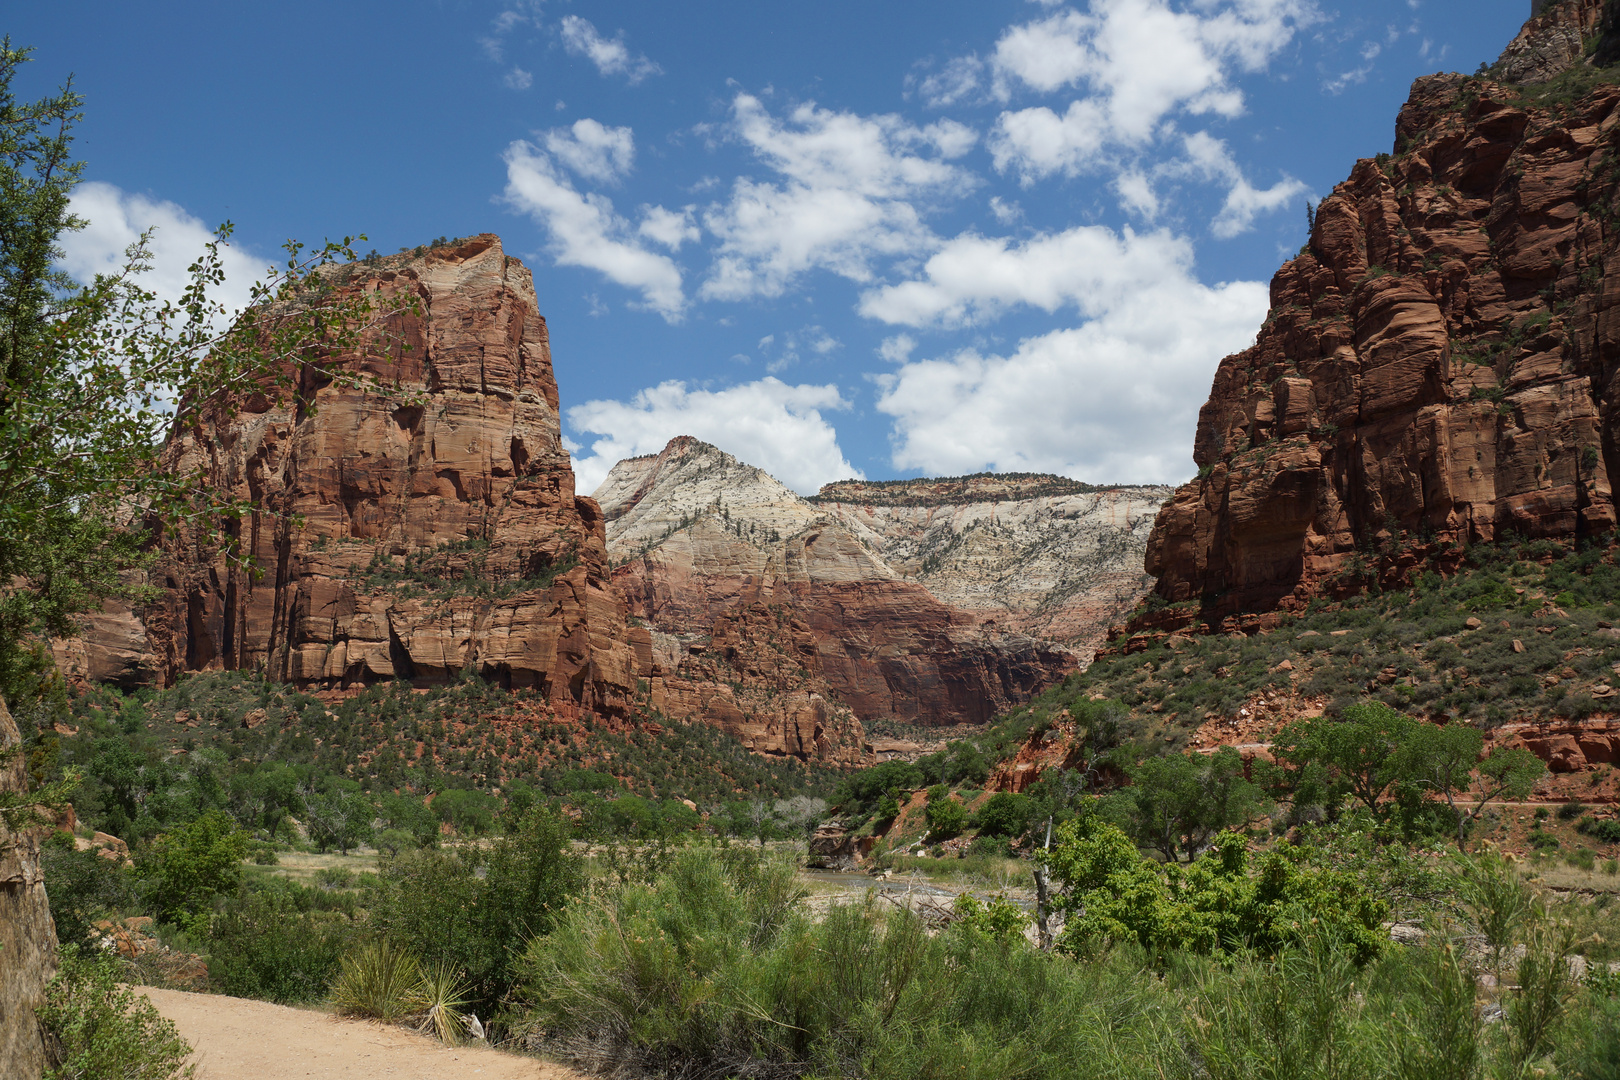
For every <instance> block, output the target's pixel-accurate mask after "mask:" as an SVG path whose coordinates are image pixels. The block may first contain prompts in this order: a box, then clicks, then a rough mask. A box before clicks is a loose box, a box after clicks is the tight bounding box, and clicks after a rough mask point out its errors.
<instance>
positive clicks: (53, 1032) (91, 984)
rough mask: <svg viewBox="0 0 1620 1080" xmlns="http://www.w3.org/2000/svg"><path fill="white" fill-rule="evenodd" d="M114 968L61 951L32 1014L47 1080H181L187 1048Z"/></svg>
mask: <svg viewBox="0 0 1620 1080" xmlns="http://www.w3.org/2000/svg"><path fill="white" fill-rule="evenodd" d="M120 975H121V972H120V970H119V967H118V964H117V962H116V961H115V960H114V959H113V958H111V957H108V956H97V955H93V954H90V953H86V952H83V951H81V950H80V947H79V946H77V945H66V946H64V947H63V949H62V954H61V965H60V967H58V969H57V972H56V977H55V978H53V979H52V980H51V982H50V985H49V986H48V987H46V990H45V1002H44V1004H43V1005H41V1006H40V1007H39V1008H38V1009H37V1010H36V1011H35V1015H36V1016H37V1017H38V1018H39V1022H40V1025H41V1027H42V1028H43V1029H44V1032H45V1039H46V1049H47V1053H48V1054H49V1056H50V1058H51V1061H52V1063H51V1065H50V1067H49V1068H47V1069H46V1071H45V1080H179V1078H184V1077H190V1076H192V1075H193V1073H194V1069H193V1067H192V1066H190V1065H187V1064H186V1059H188V1058H189V1057H191V1047H190V1045H188V1044H187V1043H186V1041H185V1040H184V1039H182V1038H181V1037H180V1033H179V1032H178V1031H176V1030H175V1027H174V1024H173V1023H171V1022H170V1021H168V1020H165V1019H164V1018H163V1017H161V1016H159V1015H158V1011H157V1009H155V1008H153V1006H152V1003H151V1002H149V1001H147V1000H146V999H145V998H143V997H140V996H138V995H136V994H135V992H134V991H132V990H130V989H129V987H127V986H123V985H121V978H120Z"/></svg>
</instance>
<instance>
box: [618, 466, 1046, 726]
mask: <svg viewBox="0 0 1620 1080" xmlns="http://www.w3.org/2000/svg"><path fill="white" fill-rule="evenodd" d="M596 494H597V496H598V498H599V499H600V500H601V502H602V507H603V513H604V515H605V516H606V518H607V521H608V526H607V528H608V543H609V550H610V552H611V553H612V554H613V557H614V561H615V564H616V566H615V570H614V580H615V582H616V583H617V584H618V585H619V587H620V589H621V590H622V591H623V593H624V596H625V600H626V602H627V604H628V605H629V607H630V610H631V612H632V614H634V615H636V616H638V617H640V618H642V619H645V620H647V621H648V622H649V623H651V624H652V626H653V627H654V628H655V629H657V630H660V631H664V632H672V633H680V634H703V633H707V632H709V629H710V628H711V627H713V626H715V625H716V622H717V620H721V619H732V618H735V617H736V615H737V613H738V612H741V611H748V610H752V609H754V608H756V607H762V608H763V610H765V611H767V612H777V613H779V614H780V617H781V618H782V619H783V620H784V622H785V623H786V624H791V625H794V626H802V628H803V630H802V631H800V634H801V636H800V637H799V638H798V639H797V640H798V641H800V642H808V644H809V645H810V651H808V652H801V654H800V655H802V657H803V661H802V665H803V667H804V670H805V671H806V672H809V673H810V674H811V675H812V676H813V677H815V678H818V679H821V680H824V682H825V685H826V686H827V687H828V689H829V691H830V694H831V696H832V697H833V698H835V699H836V700H837V701H838V702H841V703H843V704H845V705H848V706H849V707H850V708H851V709H853V710H854V713H855V715H856V716H858V717H860V718H861V720H863V721H869V720H873V719H891V720H898V721H904V722H906V723H917V724H937V725H955V724H980V723H984V722H987V721H988V720H989V719H990V718H991V717H993V716H994V715H995V714H996V713H997V712H999V711H1002V710H1004V709H1006V708H1008V707H1009V706H1011V705H1014V704H1017V703H1019V702H1021V701H1024V700H1027V699H1028V698H1029V697H1030V696H1031V695H1033V694H1034V693H1036V692H1038V691H1039V690H1041V689H1043V688H1044V687H1045V686H1047V685H1049V684H1050V683H1051V682H1052V681H1053V680H1054V679H1056V678H1058V677H1061V675H1062V674H1063V673H1064V672H1066V671H1068V670H1070V669H1072V668H1073V667H1074V666H1075V664H1076V662H1077V661H1076V658H1075V657H1074V656H1073V655H1072V654H1071V653H1069V652H1067V651H1066V650H1063V649H1061V648H1057V647H1054V646H1052V645H1051V644H1049V643H1047V642H1043V641H1039V640H1037V639H1034V638H1031V637H1028V636H1025V635H1021V634H1007V633H1001V632H998V631H996V630H993V629H986V628H983V627H981V626H980V625H979V620H978V619H977V618H975V617H974V615H972V614H970V613H968V612H965V611H962V610H959V609H956V608H953V607H951V606H948V605H946V604H943V603H941V602H940V601H939V600H938V599H936V598H935V597H934V595H933V594H932V593H930V592H929V590H928V589H927V588H925V587H924V586H922V585H920V584H918V583H916V582H912V581H907V580H905V579H903V578H902V577H901V576H900V575H899V574H897V573H896V572H895V571H894V570H893V569H892V568H891V567H890V566H889V565H888V564H887V563H886V562H885V561H884V560H883V558H882V557H881V556H880V555H879V554H877V552H878V551H880V550H881V549H882V547H883V539H882V537H881V536H880V535H878V534H877V533H875V532H874V531H873V530H871V529H870V528H868V527H866V526H865V525H864V524H863V523H862V521H861V520H860V519H859V517H858V516H854V517H847V516H843V515H841V514H839V513H835V512H831V511H829V510H828V509H826V508H824V507H819V506H815V505H812V504H811V503H809V502H808V501H807V500H804V499H802V498H800V497H799V496H798V495H796V494H794V493H793V492H792V491H791V490H789V489H788V488H787V487H785V486H784V485H782V484H780V483H779V482H777V481H776V480H774V479H772V478H771V477H770V476H768V475H767V474H765V473H764V472H762V471H761V470H759V469H756V468H754V467H752V466H749V465H746V464H744V463H742V462H739V461H737V459H736V458H733V457H731V455H729V454H725V453H723V452H722V451H720V450H717V449H716V448H715V447H712V446H709V445H708V444H707V443H702V442H699V441H697V440H695V439H690V438H679V439H675V440H673V441H672V442H671V443H670V444H669V446H667V447H666V448H665V449H664V451H663V452H662V453H661V454H658V455H656V456H649V457H643V458H633V459H630V460H628V461H622V462H620V463H619V464H618V465H617V466H615V467H614V470H613V472H612V473H611V474H610V475H609V476H608V478H607V479H606V480H605V481H603V484H602V486H601V487H599V488H598V489H597V492H596ZM781 644H783V645H784V647H786V646H787V640H785V639H784V640H783V641H782V642H781ZM798 647H799V646H798V645H795V646H794V648H796V649H797V648H798Z"/></svg>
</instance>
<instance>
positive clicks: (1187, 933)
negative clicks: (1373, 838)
mask: <svg viewBox="0 0 1620 1080" xmlns="http://www.w3.org/2000/svg"><path fill="white" fill-rule="evenodd" d="M1314 854H1315V853H1314V852H1313V851H1312V850H1311V849H1307V848H1287V847H1285V848H1278V849H1274V850H1272V851H1268V852H1265V853H1264V854H1262V855H1261V856H1259V858H1258V859H1256V860H1255V865H1254V866H1253V867H1252V869H1251V867H1250V859H1249V855H1248V852H1247V850H1246V841H1245V840H1244V838H1243V837H1242V836H1241V835H1240V834H1238V833H1222V834H1221V836H1220V838H1219V839H1218V840H1217V842H1216V844H1215V847H1214V848H1213V850H1211V851H1210V852H1208V853H1206V854H1205V855H1204V856H1202V857H1201V858H1199V859H1197V860H1196V861H1194V862H1193V863H1192V864H1190V865H1188V866H1186V867H1180V866H1176V865H1174V864H1171V865H1168V866H1165V867H1160V866H1158V865H1157V864H1155V863H1153V862H1150V861H1148V860H1144V859H1143V858H1142V857H1141V855H1140V854H1139V853H1138V852H1137V850H1136V845H1135V844H1134V843H1132V842H1131V839H1130V838H1129V837H1128V836H1126V835H1125V833H1124V832H1122V831H1121V830H1120V829H1119V828H1117V827H1116V826H1114V825H1111V824H1108V823H1107V822H1104V821H1101V820H1099V819H1097V818H1095V817H1087V818H1082V819H1079V820H1076V821H1072V822H1066V823H1065V824H1063V825H1062V826H1060V827H1059V828H1058V831H1057V834H1056V837H1055V838H1054V842H1053V845H1052V850H1051V854H1050V856H1049V857H1048V858H1049V861H1050V865H1051V867H1052V874H1053V877H1054V878H1055V879H1056V880H1057V881H1059V882H1061V883H1062V884H1063V885H1064V886H1065V887H1066V889H1067V892H1066V893H1065V894H1064V896H1063V897H1062V898H1061V899H1060V901H1059V903H1058V907H1059V908H1060V909H1062V910H1066V911H1067V912H1068V921H1067V923H1066V925H1065V926H1064V930H1063V936H1062V938H1061V939H1060V944H1061V945H1062V947H1063V948H1065V949H1066V950H1067V951H1069V952H1071V953H1075V954H1085V953H1089V952H1093V951H1095V950H1096V949H1097V948H1099V947H1100V946H1102V945H1104V944H1106V943H1109V942H1120V941H1128V942H1132V943H1134V944H1137V945H1140V946H1141V947H1142V948H1144V949H1147V950H1149V951H1155V952H1163V951H1166V950H1185V951H1188V952H1191V953H1195V954H1207V953H1212V952H1217V951H1237V950H1245V949H1247V950H1254V951H1256V952H1259V953H1262V954H1270V953H1275V952H1277V951H1279V950H1280V949H1283V948H1285V947H1289V946H1298V945H1301V944H1302V943H1303V942H1304V941H1305V940H1306V939H1307V938H1308V937H1309V936H1310V935H1312V934H1316V933H1321V934H1326V935H1328V936H1330V937H1331V938H1332V939H1333V940H1335V941H1337V942H1339V943H1340V947H1341V948H1343V949H1345V950H1346V951H1347V952H1349V953H1350V954H1351V955H1353V957H1354V958H1355V960H1356V962H1357V963H1363V964H1364V963H1366V962H1368V961H1369V960H1371V959H1372V958H1374V957H1376V956H1377V955H1378V954H1379V953H1380V951H1382V949H1383V947H1384V945H1385V944H1386V943H1387V942H1388V935H1387V934H1386V933H1384V931H1383V927H1382V922H1383V919H1384V917H1385V916H1386V914H1387V913H1388V905H1387V903H1386V902H1385V901H1384V900H1383V899H1381V898H1380V897H1378V896H1376V895H1375V894H1374V893H1373V892H1372V891H1371V890H1369V889H1368V888H1366V887H1365V884H1364V883H1363V882H1361V881H1359V880H1357V879H1356V878H1355V876H1354V875H1352V874H1350V873H1348V872H1346V871H1343V870H1340V869H1336V868H1333V867H1330V866H1323V865H1317V864H1316V863H1315V861H1314V860H1313V855H1314Z"/></svg>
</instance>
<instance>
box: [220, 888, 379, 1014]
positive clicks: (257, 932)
mask: <svg viewBox="0 0 1620 1080" xmlns="http://www.w3.org/2000/svg"><path fill="white" fill-rule="evenodd" d="M296 888H297V887H296V886H290V887H287V888H277V889H265V890H263V891H251V892H250V891H246V890H244V891H243V892H242V893H241V894H240V895H238V896H237V897H235V898H234V899H233V900H232V901H231V902H230V903H228V904H226V906H225V910H224V911H222V912H221V913H220V914H219V915H218V916H217V917H216V918H215V919H214V921H213V926H212V928H211V930H210V934H209V945H208V978H209V981H210V982H211V983H212V984H213V985H214V986H215V987H216V988H217V989H218V990H220V991H221V992H223V993H226V994H230V995H233V996H235V997H250V998H260V999H263V1000H265V1001H274V1002H278V1003H281V1004H292V1003H303V1002H311V1001H319V1000H320V999H322V998H323V997H325V996H326V993H327V989H328V988H329V987H330V986H331V985H332V980H333V979H334V978H335V977H336V976H337V972H338V968H339V967H340V965H341V964H342V961H343V956H344V954H345V952H346V951H347V949H348V948H349V946H350V943H351V942H352V941H353V940H354V937H355V926H354V923H353V922H352V920H350V919H349V918H348V917H347V916H345V915H343V914H342V913H339V912H323V911H308V910H300V909H299V905H298V900H297V897H296V895H295V894H294V892H293V890H294V889H296Z"/></svg>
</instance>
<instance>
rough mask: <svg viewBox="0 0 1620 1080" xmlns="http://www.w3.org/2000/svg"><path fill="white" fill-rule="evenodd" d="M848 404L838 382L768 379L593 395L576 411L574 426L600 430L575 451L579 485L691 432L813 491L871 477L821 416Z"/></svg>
mask: <svg viewBox="0 0 1620 1080" xmlns="http://www.w3.org/2000/svg"><path fill="white" fill-rule="evenodd" d="M849 407H850V403H849V402H848V401H847V400H846V399H845V398H844V395H843V394H842V393H841V392H840V391H839V389H838V387H837V386H835V385H831V384H829V385H826V386H814V385H799V386H791V385H789V384H787V383H784V382H782V381H781V380H779V379H773V378H764V379H760V380H759V381H757V382H751V383H743V384H741V385H739V386H733V387H730V388H728V389H724V390H703V389H694V388H690V387H688V386H687V384H686V383H684V382H680V381H676V380H671V381H669V382H664V383H660V384H659V385H657V386H652V387H648V388H647V389H645V390H642V391H639V392H638V393H637V394H636V395H635V396H634V397H633V398H631V399H630V400H629V401H612V400H607V401H587V402H585V403H584V404H583V405H576V406H574V407H573V408H571V409H569V410H568V424H569V426H570V427H571V428H573V429H574V430H575V431H576V432H580V433H585V432H591V433H594V434H597V435H600V436H601V438H598V439H594V440H592V441H591V444H590V453H589V454H586V455H584V456H579V455H576V456H575V459H574V475H575V477H576V478H577V480H578V489H579V490H580V491H582V492H583V491H594V490H595V489H596V488H597V486H598V485H600V484H601V482H602V481H603V479H605V478H606V477H607V474H608V472H609V470H611V469H612V468H613V466H614V465H615V464H616V463H618V462H619V461H621V460H623V459H624V458H627V457H637V456H640V455H642V454H656V453H658V452H659V451H660V450H662V449H663V448H664V446H665V444H667V443H668V442H669V440H670V439H673V438H674V437H675V436H677V435H691V436H693V437H695V438H698V439H702V440H703V441H704V442H708V443H712V444H714V445H715V446H718V447H719V448H720V449H722V450H724V451H726V452H727V453H728V454H732V455H734V456H736V457H738V458H740V459H741V460H743V461H746V462H748V463H749V464H750V465H757V466H759V467H760V468H762V469H764V470H765V471H766V472H768V473H770V474H771V475H772V476H774V477H776V478H777V479H778V480H780V481H782V482H783V483H784V484H786V485H788V487H791V488H793V489H794V490H795V491H798V492H801V493H803V494H806V495H809V494H813V493H814V492H816V491H818V490H819V489H820V488H821V485H822V484H825V483H829V482H831V481H833V480H841V479H846V478H849V477H862V476H863V475H864V474H862V473H861V471H860V470H858V469H856V468H855V466H853V465H851V464H850V463H849V460H848V459H847V458H845V456H844V453H843V451H842V450H840V449H839V447H838V432H837V431H835V430H834V429H833V426H832V425H831V424H829V423H828V422H827V421H826V420H825V419H824V418H823V417H822V411H823V410H842V409H848V408H849Z"/></svg>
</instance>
